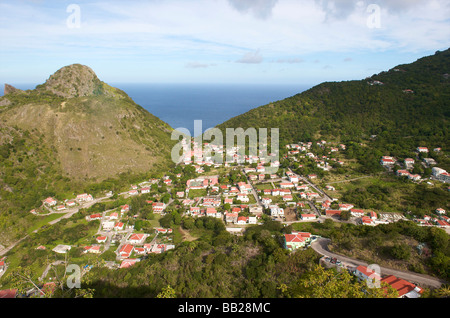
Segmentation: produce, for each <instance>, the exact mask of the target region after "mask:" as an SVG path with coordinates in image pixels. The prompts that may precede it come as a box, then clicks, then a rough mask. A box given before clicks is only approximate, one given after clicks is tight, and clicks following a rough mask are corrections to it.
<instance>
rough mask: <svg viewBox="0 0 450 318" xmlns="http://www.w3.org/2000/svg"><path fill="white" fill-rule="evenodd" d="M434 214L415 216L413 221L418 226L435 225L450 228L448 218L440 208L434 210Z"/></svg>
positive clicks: (449, 219)
mask: <svg viewBox="0 0 450 318" xmlns="http://www.w3.org/2000/svg"><path fill="white" fill-rule="evenodd" d="M435 213H436V215H432V216H429V215H424V216H423V218H420V219H419V218H415V219H414V221H415V222H416V223H418V225H420V226H437V227H441V228H444V229H445V228H450V218H449V217H448V216H446V215H445V214H446V212H445V210H444V209H442V208H437V209H436V210H435Z"/></svg>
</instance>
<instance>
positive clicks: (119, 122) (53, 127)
mask: <svg viewBox="0 0 450 318" xmlns="http://www.w3.org/2000/svg"><path fill="white" fill-rule="evenodd" d="M8 92H9V93H7V94H6V95H5V96H3V97H1V98H0V105H4V106H2V107H0V122H1V126H0V159H1V160H0V162H1V164H0V211H1V212H0V233H2V234H5V233H6V236H10V235H8V233H9V234H10V233H11V232H14V233H19V232H22V231H23V230H24V229H25V228H26V227H27V226H28V225H29V224H30V223H32V222H33V221H32V216H29V213H28V212H29V210H30V209H32V208H35V207H37V206H39V205H40V204H41V201H42V200H43V199H45V197H46V196H48V195H54V196H57V197H58V198H59V199H65V196H68V197H69V198H70V196H72V197H73V194H74V193H77V192H79V191H87V190H90V192H92V191H95V190H100V189H105V190H107V189H109V190H115V189H114V187H118V185H119V184H120V182H121V180H118V179H119V176H120V179H127V180H126V182H129V181H128V178H131V176H133V175H139V174H143V173H149V172H154V171H163V170H165V169H166V167H168V166H170V165H172V162H171V159H170V150H171V147H172V144H173V142H172V141H171V139H170V134H171V131H172V128H171V127H170V126H169V125H168V124H166V123H164V122H163V121H161V120H160V119H159V118H157V117H155V116H153V115H152V114H150V113H148V112H147V111H146V110H145V109H144V108H142V107H141V106H139V105H137V104H136V103H134V102H133V100H132V99H131V98H129V97H128V95H127V94H126V93H125V92H123V91H121V90H119V89H116V88H113V87H111V86H109V85H107V84H105V83H103V82H101V81H100V80H99V79H98V78H97V76H96V75H95V73H94V72H93V71H92V70H91V69H90V68H88V67H86V66H83V65H79V64H75V65H70V66H66V67H63V68H62V69H60V70H58V71H57V72H56V73H55V74H53V75H52V76H50V77H49V79H48V80H47V81H46V82H45V83H44V84H42V85H38V86H37V87H36V89H34V90H28V91H21V90H14V89H11V88H9V90H8ZM105 180H116V181H114V182H108V181H105ZM100 182H103V183H100ZM122 182H123V180H122ZM128 184H129V183H128ZM90 185H93V186H91V187H90Z"/></svg>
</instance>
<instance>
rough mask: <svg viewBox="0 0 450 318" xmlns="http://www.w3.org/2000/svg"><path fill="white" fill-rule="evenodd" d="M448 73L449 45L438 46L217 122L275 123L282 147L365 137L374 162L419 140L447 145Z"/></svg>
mask: <svg viewBox="0 0 450 318" xmlns="http://www.w3.org/2000/svg"><path fill="white" fill-rule="evenodd" d="M448 73H450V50H445V51H442V52H440V51H438V52H436V53H435V54H434V55H431V56H428V57H423V58H420V59H418V60H417V61H416V62H413V63H410V64H402V65H398V66H396V67H393V68H391V69H390V70H388V71H384V72H381V73H379V74H374V75H372V76H370V77H368V78H365V79H361V80H353V81H343V82H324V83H321V84H319V85H316V86H314V87H312V88H310V89H309V90H306V91H304V92H302V93H300V94H296V95H294V96H291V97H288V98H286V99H284V100H281V101H277V102H274V103H270V104H268V105H263V106H260V107H257V108H254V109H252V110H250V111H248V112H247V113H244V114H241V115H239V116H236V117H234V118H231V119H229V120H227V121H225V122H224V123H222V124H220V125H218V126H217V127H218V128H219V129H221V130H222V131H224V130H225V128H226V127H242V128H244V129H246V128H249V127H254V128H279V129H280V146H281V148H282V149H283V147H284V146H285V145H286V144H288V143H296V142H299V141H315V140H320V139H321V138H323V139H328V140H334V141H339V142H343V143H346V142H354V143H357V144H359V143H367V142H369V143H370V144H371V145H372V146H373V147H372V148H371V149H377V151H376V152H374V153H373V155H372V156H371V158H370V162H371V165H372V166H374V167H375V166H376V165H377V164H378V161H379V159H380V157H377V156H378V155H380V152H384V155H389V154H391V155H406V154H410V151H409V150H412V149H415V148H416V147H417V146H418V145H419V144H420V145H424V146H429V147H430V148H431V147H442V148H443V149H448V148H449V147H450V144H449V139H450V138H449V134H450V133H449V130H448V127H449V125H448V123H449V116H450V107H449V100H450V82H449V79H448ZM445 74H447V76H446V75H445ZM375 135H376V136H377V138H376V139H373V138H371V136H375ZM406 137H408V138H406ZM432 149H433V148H432ZM366 163H367V162H366Z"/></svg>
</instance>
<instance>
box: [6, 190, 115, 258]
mask: <svg viewBox="0 0 450 318" xmlns="http://www.w3.org/2000/svg"><path fill="white" fill-rule="evenodd" d="M108 198H109V197H102V198H97V199H94V200H92V201H91V202H87V203H85V204H83V205H81V206H79V207H76V208H73V209H68V210H65V211H64V212H53V213H64V214H63V215H62V216H61V217H59V218H57V219H55V220H53V221H50V222H48V224H51V225H52V224H55V223H58V222H59V221H61V220H62V219H68V218H70V217H71V216H72V215H73V214H75V213H77V212H78V211H79V210H80V209H82V208H89V207H91V206H92V205H94V204H95V203H98V202H100V201H103V200H105V199H108ZM49 214H52V213H49ZM38 230H39V229H36V230H34V231H33V233H37V231H38ZM27 237H28V235H25V236H24V237H22V238H21V239H19V240H18V241H16V242H15V243H13V244H12V245H10V246H8V247H6V248H4V249H2V250H1V251H0V256H2V255H4V254H6V253H7V252H9V251H10V250H11V249H12V248H14V247H15V246H16V245H17V244H19V243H20V242H21V241H23V240H24V239H26V238H27Z"/></svg>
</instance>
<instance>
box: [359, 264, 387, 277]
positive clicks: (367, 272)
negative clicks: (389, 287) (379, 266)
mask: <svg viewBox="0 0 450 318" xmlns="http://www.w3.org/2000/svg"><path fill="white" fill-rule="evenodd" d="M355 276H356V277H358V279H360V280H375V281H380V280H381V276H380V275H379V274H377V273H376V272H375V271H374V270H371V269H369V268H367V267H366V266H363V265H359V266H358V267H356V270H355Z"/></svg>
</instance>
